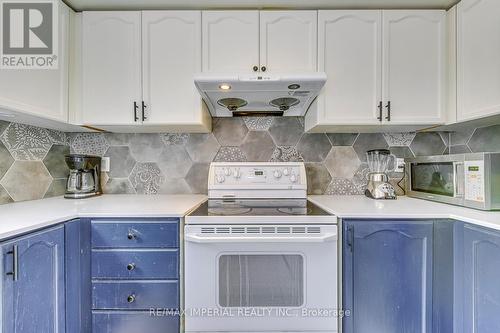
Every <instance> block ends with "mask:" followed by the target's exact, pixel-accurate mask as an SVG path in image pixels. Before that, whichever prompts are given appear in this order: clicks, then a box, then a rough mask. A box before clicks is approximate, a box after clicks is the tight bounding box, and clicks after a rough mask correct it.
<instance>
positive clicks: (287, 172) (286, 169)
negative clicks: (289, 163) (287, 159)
mask: <svg viewBox="0 0 500 333" xmlns="http://www.w3.org/2000/svg"><path fill="white" fill-rule="evenodd" d="M289 173H290V171H288V168H285V170H283V174H284V175H285V176H288V174H289Z"/></svg>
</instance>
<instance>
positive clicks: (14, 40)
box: [0, 0, 58, 69]
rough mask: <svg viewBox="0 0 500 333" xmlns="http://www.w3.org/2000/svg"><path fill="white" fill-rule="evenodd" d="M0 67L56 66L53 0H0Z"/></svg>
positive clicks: (33, 67)
mask: <svg viewBox="0 0 500 333" xmlns="http://www.w3.org/2000/svg"><path fill="white" fill-rule="evenodd" d="M0 5H1V14H0V17H1V20H2V24H1V28H2V33H1V39H2V40H1V46H2V49H1V63H0V67H1V68H2V69H7V68H11V69H57V30H58V29H57V28H58V25H57V17H58V15H57V6H58V5H57V2H56V1H53V0H43V1H41V0H31V1H29V2H25V1H19V0H18V1H13V0H0Z"/></svg>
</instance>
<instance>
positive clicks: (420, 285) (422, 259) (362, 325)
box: [343, 221, 433, 333]
mask: <svg viewBox="0 0 500 333" xmlns="http://www.w3.org/2000/svg"><path fill="white" fill-rule="evenodd" d="M432 238H433V222H432V221H345V223H344V246H343V255H344V260H343V308H344V310H349V311H350V316H346V317H344V320H343V324H344V332H345V333H363V332H370V333H388V332H397V333H417V332H432Z"/></svg>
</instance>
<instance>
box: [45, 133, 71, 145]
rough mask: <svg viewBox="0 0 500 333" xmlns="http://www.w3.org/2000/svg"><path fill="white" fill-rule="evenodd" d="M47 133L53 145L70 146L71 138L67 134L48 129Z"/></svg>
mask: <svg viewBox="0 0 500 333" xmlns="http://www.w3.org/2000/svg"><path fill="white" fill-rule="evenodd" d="M46 131H47V134H48V135H49V138H50V140H51V141H52V143H53V144H55V145H64V146H69V137H68V135H67V134H66V133H64V132H60V131H56V130H51V129H47V130H46Z"/></svg>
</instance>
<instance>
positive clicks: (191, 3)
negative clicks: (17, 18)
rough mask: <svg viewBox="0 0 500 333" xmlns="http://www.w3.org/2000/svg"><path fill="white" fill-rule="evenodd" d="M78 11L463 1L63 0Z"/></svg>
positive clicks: (447, 2)
mask: <svg viewBox="0 0 500 333" xmlns="http://www.w3.org/2000/svg"><path fill="white" fill-rule="evenodd" d="M63 1H64V2H66V3H67V4H68V5H69V6H70V7H72V8H73V9H75V10H77V11H81V10H132V9H134V10H138V9H280V8H283V9H390V8H397V9H406V8H408V9H410V8H412V9H419V8H422V9H436V8H441V9H449V8H450V7H452V6H453V5H455V4H456V3H457V2H459V1H460V0H63Z"/></svg>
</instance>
